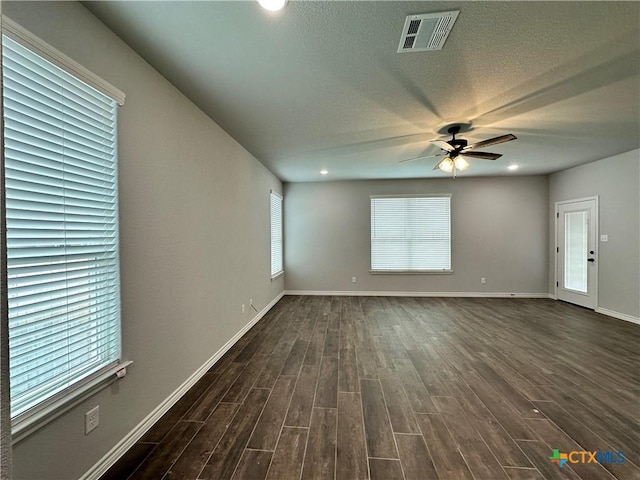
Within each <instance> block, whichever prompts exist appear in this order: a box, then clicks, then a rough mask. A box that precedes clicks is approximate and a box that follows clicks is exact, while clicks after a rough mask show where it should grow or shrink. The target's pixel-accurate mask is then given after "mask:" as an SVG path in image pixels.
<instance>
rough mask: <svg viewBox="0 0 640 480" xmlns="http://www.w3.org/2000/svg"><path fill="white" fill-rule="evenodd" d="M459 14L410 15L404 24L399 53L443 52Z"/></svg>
mask: <svg viewBox="0 0 640 480" xmlns="http://www.w3.org/2000/svg"><path fill="white" fill-rule="evenodd" d="M459 13H460V12H440V13H425V14H422V15H409V16H408V17H407V18H406V20H405V22H404V28H403V29H402V37H400V45H399V46H398V53H405V52H424V51H427V50H441V49H442V47H443V45H444V42H445V41H446V40H447V37H448V36H449V32H450V31H451V29H452V28H453V24H454V23H455V22H456V18H458V14H459Z"/></svg>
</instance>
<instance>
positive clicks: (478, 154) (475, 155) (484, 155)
mask: <svg viewBox="0 0 640 480" xmlns="http://www.w3.org/2000/svg"><path fill="white" fill-rule="evenodd" d="M462 156H463V157H473V158H483V159H485V160H497V159H499V158H500V157H501V156H502V154H500V153H487V152H462Z"/></svg>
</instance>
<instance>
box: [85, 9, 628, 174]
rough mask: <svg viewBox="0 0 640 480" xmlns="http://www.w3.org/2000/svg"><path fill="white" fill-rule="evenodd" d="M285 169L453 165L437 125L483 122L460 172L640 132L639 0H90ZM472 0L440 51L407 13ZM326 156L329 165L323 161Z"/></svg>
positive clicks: (576, 158)
mask: <svg viewBox="0 0 640 480" xmlns="http://www.w3.org/2000/svg"><path fill="white" fill-rule="evenodd" d="M84 5H85V6H86V7H87V8H88V9H89V10H90V11H91V12H93V13H94V14H95V15H96V16H98V17H99V18H100V19H101V20H102V21H103V22H104V23H105V24H106V25H108V26H109V27H110V28H111V29H112V30H113V31H115V32H116V33H117V34H118V35H119V36H120V37H121V38H122V39H124V40H125V41H126V42H127V43H128V44H129V45H130V46H131V47H132V48H134V49H135V50H136V51H137V52H139V53H140V55H142V56H143V57H144V58H145V59H146V60H147V61H148V62H149V63H150V64H151V65H153V66H154V67H155V68H156V69H157V70H158V71H159V72H160V73H162V75H164V76H165V77H166V78H167V79H168V80H169V81H171V82H172V83H173V84H174V85H175V86H176V87H177V88H179V89H180V90H181V91H182V92H183V93H184V94H185V95H186V96H187V97H188V98H190V99H191V100H192V101H193V102H194V103H195V104H196V105H198V106H199V107H200V108H201V109H202V110H203V111H204V112H206V113H207V114H208V115H209V116H210V117H211V118H212V119H213V120H215V121H216V122H217V123H218V124H219V125H221V126H222V127H223V128H224V129H225V130H226V131H227V132H228V133H229V134H230V135H232V136H233V137H234V138H235V139H236V140H237V141H238V142H240V143H241V144H242V145H243V146H244V147H245V148H246V149H247V150H249V151H250V152H251V153H252V154H253V155H254V156H255V157H256V158H257V159H258V160H260V161H261V162H262V163H264V164H265V165H266V166H267V167H269V168H270V169H271V170H272V171H273V172H274V173H276V174H277V175H278V176H279V177H280V178H281V179H282V180H284V181H318V180H325V179H327V180H329V179H332V180H338V179H340V180H341V179H365V178H366V179H369V178H415V177H434V176H435V177H437V176H445V174H444V173H442V172H440V171H433V170H432V168H433V166H434V165H435V163H436V159H426V160H418V161H415V162H409V163H402V164H400V163H398V162H399V161H400V160H403V159H408V158H413V157H418V156H422V155H431V154H435V153H440V150H439V149H438V148H436V147H434V146H431V145H430V143H429V140H430V139H434V138H439V137H443V136H444V137H446V139H448V138H449V137H448V136H447V135H446V134H444V135H442V134H441V133H439V132H442V131H443V130H442V129H443V127H445V126H446V125H448V124H451V123H454V122H471V123H472V129H471V130H470V131H469V132H468V133H466V134H465V135H463V137H464V138H466V139H467V140H469V142H470V143H471V142H474V141H478V140H483V139H486V138H490V137H493V136H496V135H502V134H505V133H513V134H515V135H516V136H517V137H518V140H516V141H513V142H509V143H505V144H501V145H495V146H492V147H486V148H483V150H485V151H490V152H495V153H501V154H503V155H504V156H503V157H502V158H500V159H499V160H497V161H493V162H492V161H486V160H476V159H472V160H471V167H470V168H469V169H468V170H467V171H465V172H464V173H463V175H465V176H472V175H503V174H512V173H510V172H509V173H508V172H507V169H506V167H507V166H508V165H509V164H511V163H516V164H519V165H520V169H519V170H518V172H517V173H518V174H525V175H529V174H546V173H551V172H555V171H558V170H562V169H564V168H567V167H571V166H574V165H579V164H583V163H587V162H591V161H594V160H598V159H601V158H605V157H608V156H612V155H616V154H618V153H622V152H626V151H629V150H632V149H635V148H639V147H640V3H639V2H493V1H491V2H480V1H472V2H456V1H448V2H364V1H351V2H346V1H333V2H324V1H304V2H303V1H295V0H294V1H290V2H289V4H288V5H287V7H286V8H285V9H284V10H283V11H281V12H279V13H278V14H269V13H268V12H266V11H265V10H262V9H261V8H260V7H259V6H258V4H257V3H256V2H253V1H232V2H221V1H205V2H153V1H152V2H148V1H147V2H132V1H100V2H84ZM448 10H459V11H460V15H459V17H458V19H457V22H456V24H455V26H454V27H453V30H452V32H451V34H450V35H449V38H448V40H447V42H446V44H445V46H444V48H443V49H442V50H440V51H432V52H416V53H402V54H400V53H396V52H397V49H398V43H399V41H400V35H401V32H402V27H403V25H404V20H405V17H406V16H407V15H410V14H418V13H431V12H440V11H448ZM322 168H326V169H328V170H329V172H330V173H329V175H327V176H326V177H322V176H321V175H320V174H319V171H320V170H321V169H322Z"/></svg>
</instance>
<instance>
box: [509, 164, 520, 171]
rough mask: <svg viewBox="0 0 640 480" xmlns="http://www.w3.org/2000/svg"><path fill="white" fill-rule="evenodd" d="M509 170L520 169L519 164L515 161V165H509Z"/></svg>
mask: <svg viewBox="0 0 640 480" xmlns="http://www.w3.org/2000/svg"><path fill="white" fill-rule="evenodd" d="M507 168H508V169H509V170H517V169H518V165H516V164H515V163H514V164H513V165H509V166H508V167H507Z"/></svg>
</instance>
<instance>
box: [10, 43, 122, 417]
mask: <svg viewBox="0 0 640 480" xmlns="http://www.w3.org/2000/svg"><path fill="white" fill-rule="evenodd" d="M3 42H4V48H3V52H2V61H3V68H4V121H5V158H6V160H5V163H6V167H5V171H6V195H7V204H6V209H7V212H6V213H7V244H8V254H7V255H8V284H9V288H8V290H9V294H8V297H9V298H8V301H9V354H10V376H11V412H12V416H13V417H16V416H18V415H21V414H23V413H24V412H27V411H29V410H30V409H32V407H36V406H38V405H41V404H42V403H43V402H51V401H52V400H55V399H56V398H60V397H62V396H64V395H65V394H67V393H69V392H70V391H72V390H73V389H74V388H75V387H78V386H79V385H82V384H83V382H85V381H87V380H88V378H90V377H92V376H93V375H95V374H97V373H99V372H101V371H102V370H103V369H107V368H109V367H112V366H113V365H114V364H115V363H117V361H118V359H119V356H120V293H119V290H120V288H119V264H118V198H117V144H116V142H117V138H116V109H117V104H116V102H115V101H114V100H113V99H111V98H110V97H108V96H106V95H104V94H103V93H100V92H98V91H97V90H95V89H94V88H92V87H90V86H88V85H87V84H85V83H83V82H81V81H79V80H78V79H76V78H75V77H73V76H72V75H70V74H69V73H67V72H65V71H63V70H62V69H60V68H58V67H57V66H55V65H53V64H52V63H50V62H48V61H47V60H45V59H43V58H42V57H40V56H38V55H36V54H35V53H33V52H32V51H30V50H28V49H27V48H25V47H23V46H22V45H20V44H18V43H17V42H15V41H13V40H12V39H10V38H8V37H4V38H3ZM36 408H37V407H36Z"/></svg>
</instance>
